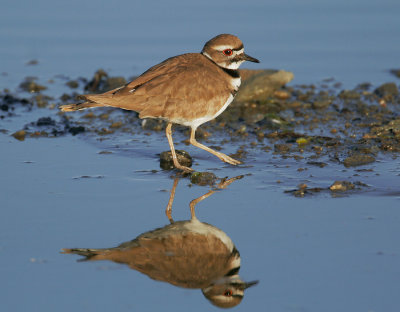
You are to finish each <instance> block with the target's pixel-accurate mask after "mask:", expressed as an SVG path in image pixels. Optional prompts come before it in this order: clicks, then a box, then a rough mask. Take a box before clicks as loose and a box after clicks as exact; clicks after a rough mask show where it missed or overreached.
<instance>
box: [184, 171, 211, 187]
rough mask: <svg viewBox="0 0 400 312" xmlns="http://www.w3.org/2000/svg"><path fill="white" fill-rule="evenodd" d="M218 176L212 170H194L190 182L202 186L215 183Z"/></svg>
mask: <svg viewBox="0 0 400 312" xmlns="http://www.w3.org/2000/svg"><path fill="white" fill-rule="evenodd" d="M216 179H217V176H216V175H215V174H214V173H212V172H193V173H192V174H191V175H190V182H192V183H193V184H197V185H200V186H205V185H213V184H214V182H215V180H216Z"/></svg>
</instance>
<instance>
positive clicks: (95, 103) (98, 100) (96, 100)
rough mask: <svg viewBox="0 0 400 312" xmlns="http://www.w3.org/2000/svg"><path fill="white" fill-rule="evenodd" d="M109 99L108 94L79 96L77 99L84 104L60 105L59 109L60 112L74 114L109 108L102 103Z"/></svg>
mask: <svg viewBox="0 0 400 312" xmlns="http://www.w3.org/2000/svg"><path fill="white" fill-rule="evenodd" d="M111 97H112V96H111V95H110V94H109V93H104V94H86V95H80V96H78V99H80V100H84V101H85V102H82V103H77V104H66V105H61V106H60V107H59V108H60V110H61V111H62V112H74V111H77V110H82V109H86V108H92V107H104V106H110V105H109V104H106V103H104V101H107V100H109V99H110V98H111Z"/></svg>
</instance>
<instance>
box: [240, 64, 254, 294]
mask: <svg viewBox="0 0 400 312" xmlns="http://www.w3.org/2000/svg"><path fill="white" fill-rule="evenodd" d="M256 61H257V63H258V60H256ZM257 284H258V281H252V282H248V283H244V288H243V289H247V288H249V287H251V286H254V285H257Z"/></svg>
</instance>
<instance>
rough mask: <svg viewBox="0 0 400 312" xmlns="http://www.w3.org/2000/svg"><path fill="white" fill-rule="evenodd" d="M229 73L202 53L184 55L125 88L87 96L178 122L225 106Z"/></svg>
mask: <svg viewBox="0 0 400 312" xmlns="http://www.w3.org/2000/svg"><path fill="white" fill-rule="evenodd" d="M221 73H222V74H225V73H224V72H223V71H222V70H221V69H219V68H218V67H217V66H215V65H214V64H213V63H212V62H211V61H210V60H209V59H207V58H206V57H205V56H203V55H201V54H199V53H191V54H183V55H180V56H177V57H173V58H170V59H167V60H165V61H164V62H162V63H160V64H158V65H156V66H154V67H152V68H150V69H149V70H148V71H146V72H145V73H143V74H142V75H141V76H139V77H138V78H137V79H135V80H133V81H132V82H130V83H129V84H127V85H126V86H124V87H123V88H118V89H115V90H112V91H109V92H107V93H105V94H101V95H86V96H85V97H86V98H87V99H88V100H89V101H92V102H96V103H101V104H104V105H106V106H113V107H119V108H123V109H127V110H134V111H138V112H139V113H140V117H141V118H145V117H153V118H165V119H168V120H170V121H175V122H178V123H179V121H180V120H181V119H182V118H184V119H185V120H189V121H190V120H193V119H196V118H199V117H203V116H213V115H215V113H216V112H218V110H219V109H220V108H221V107H222V106H223V105H224V103H225V102H226V100H227V98H228V96H229V94H230V85H229V82H228V81H227V80H226V79H220V77H221V76H220V75H219V74H221Z"/></svg>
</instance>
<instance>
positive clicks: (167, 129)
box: [165, 123, 193, 172]
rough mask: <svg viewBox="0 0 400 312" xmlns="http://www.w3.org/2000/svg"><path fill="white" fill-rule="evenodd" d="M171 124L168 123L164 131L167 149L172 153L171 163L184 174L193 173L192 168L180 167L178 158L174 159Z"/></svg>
mask: <svg viewBox="0 0 400 312" xmlns="http://www.w3.org/2000/svg"><path fill="white" fill-rule="evenodd" d="M171 128H172V123H168V125H167V128H166V129H165V134H166V135H167V139H168V144H169V148H170V149H171V153H172V161H173V162H174V165H175V167H176V168H177V169H180V170H183V171H185V172H191V171H193V169H192V168H189V167H186V166H182V165H181V164H180V163H179V162H178V158H177V157H176V153H175V147H174V141H172V130H171Z"/></svg>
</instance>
